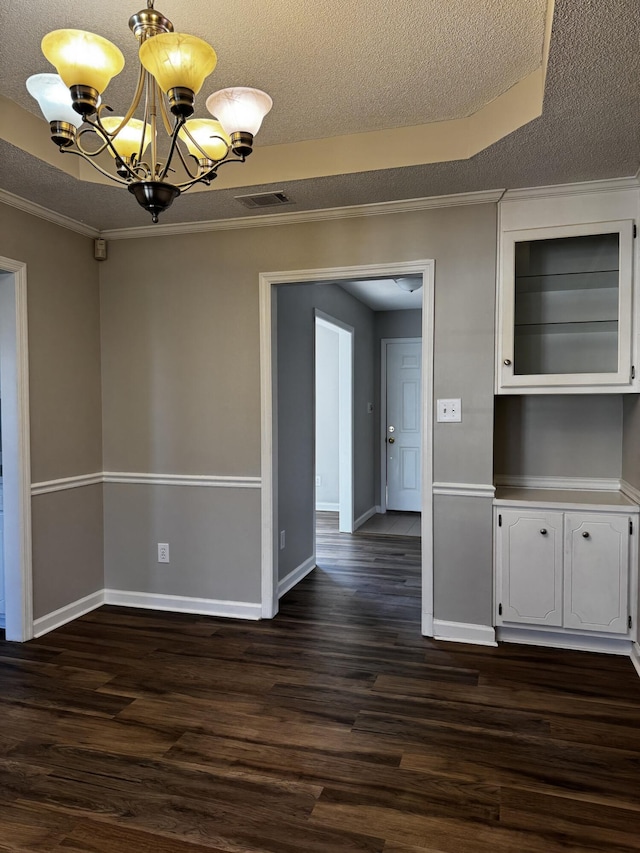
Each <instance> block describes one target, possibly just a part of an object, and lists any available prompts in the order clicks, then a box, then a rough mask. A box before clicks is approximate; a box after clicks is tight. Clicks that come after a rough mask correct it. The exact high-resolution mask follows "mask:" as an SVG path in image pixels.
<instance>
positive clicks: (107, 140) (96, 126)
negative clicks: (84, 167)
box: [69, 119, 140, 184]
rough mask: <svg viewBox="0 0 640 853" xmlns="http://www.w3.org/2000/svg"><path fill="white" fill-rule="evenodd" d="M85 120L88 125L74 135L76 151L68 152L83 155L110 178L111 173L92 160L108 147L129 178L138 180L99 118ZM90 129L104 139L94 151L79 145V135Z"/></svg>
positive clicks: (118, 180)
mask: <svg viewBox="0 0 640 853" xmlns="http://www.w3.org/2000/svg"><path fill="white" fill-rule="evenodd" d="M85 122H86V124H88V125H89V127H88V128H83V129H82V130H81V131H80V133H79V134H78V135H77V137H76V147H77V149H78V151H77V152H75V151H73V149H72V150H71V151H70V152H69V153H70V154H75V153H78V154H79V155H80V156H81V157H84V158H85V159H86V160H87V161H88V162H90V163H91V165H92V166H95V168H96V169H98V171H99V172H102V174H103V175H106V176H107V177H108V178H111V177H112V175H110V174H109V172H107V171H105V169H103V168H102V167H101V166H100V167H99V166H96V164H95V163H94V162H93V158H94V157H97V156H98V155H99V154H102V152H103V151H104V150H105V148H109V150H110V151H111V153H112V154H113V156H114V157H115V159H116V161H117V162H118V163H121V164H122V166H123V167H124V168H125V169H126V170H127V172H128V173H129V175H130V177H131V179H133V180H136V181H137V180H140V179H139V177H138V175H137V174H136V172H134V170H133V169H132V168H131V166H129V164H128V163H127V162H125V160H123V159H122V157H121V156H120V155H119V154H118V152H117V151H116V149H115V146H114V144H113V142H112V140H111V137H110V136H109V134H108V133H107V131H106V130H105V129H104V128H103V126H102V124H101V122H100V120H98V121H97V122H93V121H91V120H88V119H85ZM91 130H93V131H94V132H95V133H97V134H98V135H99V136H100V137H101V138H102V139H103V140H104V144H103V145H102V146H101V147H100V148H98V149H97V150H96V151H86V150H85V149H84V148H83V147H82V145H80V137H81V136H82V134H83V133H89V132H90V131H91ZM113 180H114V181H115V180H117V182H118V183H124V184H128V183H129V181H127V180H126V179H124V180H120V178H113Z"/></svg>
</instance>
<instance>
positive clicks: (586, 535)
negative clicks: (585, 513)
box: [582, 530, 589, 539]
mask: <svg viewBox="0 0 640 853" xmlns="http://www.w3.org/2000/svg"><path fill="white" fill-rule="evenodd" d="M582 536H583V538H584V539H588V538H589V532H588V531H587V530H585V532H584V533H583V534H582Z"/></svg>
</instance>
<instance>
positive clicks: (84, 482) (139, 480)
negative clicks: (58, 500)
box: [31, 471, 262, 495]
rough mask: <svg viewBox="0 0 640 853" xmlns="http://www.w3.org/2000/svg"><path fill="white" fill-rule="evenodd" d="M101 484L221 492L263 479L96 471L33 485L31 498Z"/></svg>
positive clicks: (255, 486) (256, 485)
mask: <svg viewBox="0 0 640 853" xmlns="http://www.w3.org/2000/svg"><path fill="white" fill-rule="evenodd" d="M100 483H130V484H142V485H147V486H197V487H203V488H218V489H220V488H222V489H259V488H260V487H261V485H262V481H261V478H260V477H242V476H241V477H228V476H226V475H216V474H138V473H134V472H129V471H97V472H96V473H95V474H78V475H77V476H75V477H61V478H60V479H59V480H44V481H42V482H41V483H32V484H31V494H32V495H46V494H49V493H50V492H63V491H65V490H66V489H79V488H82V486H94V485H99V484H100Z"/></svg>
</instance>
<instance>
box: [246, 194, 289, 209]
mask: <svg viewBox="0 0 640 853" xmlns="http://www.w3.org/2000/svg"><path fill="white" fill-rule="evenodd" d="M235 199H236V201H239V202H240V204H244V206H245V207H250V208H252V209H255V208H256V207H278V206H279V205H281V204H294V203H295V202H293V201H291V199H290V198H288V196H287V195H286V194H285V193H283V192H282V190H277V191H276V192H274V193H257V194H256V195H237V196H236V197H235Z"/></svg>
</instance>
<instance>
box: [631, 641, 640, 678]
mask: <svg viewBox="0 0 640 853" xmlns="http://www.w3.org/2000/svg"><path fill="white" fill-rule="evenodd" d="M631 663H632V664H633V665H634V666H635V668H636V672H637V673H638V675H640V646H639V645H638V644H637V643H631Z"/></svg>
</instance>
